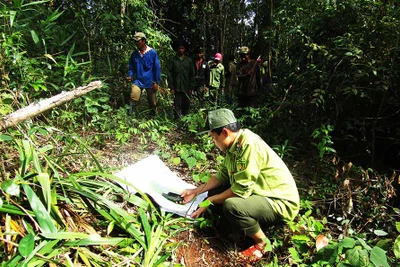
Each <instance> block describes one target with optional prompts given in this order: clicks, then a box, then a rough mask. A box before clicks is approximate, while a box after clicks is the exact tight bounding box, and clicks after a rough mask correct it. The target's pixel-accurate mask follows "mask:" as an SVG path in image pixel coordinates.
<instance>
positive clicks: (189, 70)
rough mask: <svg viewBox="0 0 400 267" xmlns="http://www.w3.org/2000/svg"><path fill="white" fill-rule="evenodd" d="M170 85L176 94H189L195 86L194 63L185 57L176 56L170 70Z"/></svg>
mask: <svg viewBox="0 0 400 267" xmlns="http://www.w3.org/2000/svg"><path fill="white" fill-rule="evenodd" d="M168 83H169V86H170V88H171V89H172V90H175V91H176V92H186V93H187V92H188V90H193V89H194V86H195V80H194V65H193V61H192V60H191V59H190V58H188V57H186V56H184V57H183V58H180V57H178V56H175V57H174V58H173V59H172V60H171V63H170V66H169V69H168Z"/></svg>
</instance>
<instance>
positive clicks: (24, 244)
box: [18, 234, 35, 257]
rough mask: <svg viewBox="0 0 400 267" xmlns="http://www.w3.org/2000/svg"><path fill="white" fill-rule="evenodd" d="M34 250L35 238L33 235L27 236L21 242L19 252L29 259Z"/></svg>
mask: <svg viewBox="0 0 400 267" xmlns="http://www.w3.org/2000/svg"><path fill="white" fill-rule="evenodd" d="M34 248H35V237H34V236H33V235H32V234H27V235H26V236H24V237H23V238H22V239H21V241H19V244H18V251H19V253H20V254H21V255H22V256H24V257H28V256H29V254H30V253H31V252H32V251H33V249H34Z"/></svg>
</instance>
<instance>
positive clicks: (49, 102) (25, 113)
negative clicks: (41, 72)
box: [0, 81, 103, 131]
mask: <svg viewBox="0 0 400 267" xmlns="http://www.w3.org/2000/svg"><path fill="white" fill-rule="evenodd" d="M102 86H103V85H102V83H101V82H100V81H95V82H91V83H89V84H88V85H87V86H81V87H78V88H75V89H74V90H72V91H69V92H62V93H60V94H58V95H56V96H53V97H50V98H48V99H44V100H42V101H39V102H38V103H32V104H30V105H29V106H26V107H24V108H22V109H19V110H17V111H15V112H13V113H11V114H8V115H7V116H5V117H4V118H2V119H0V131H3V130H4V129H7V128H9V127H12V126H15V125H17V124H18V123H20V122H21V121H24V120H27V119H30V118H32V117H34V116H36V115H38V114H40V113H42V112H45V111H47V110H49V109H52V108H54V107H57V106H59V105H61V104H64V103H65V102H67V101H70V100H72V99H74V98H77V97H80V96H82V95H84V94H87V93H89V92H90V91H92V90H94V89H96V88H100V87H102Z"/></svg>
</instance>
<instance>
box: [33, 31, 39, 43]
mask: <svg viewBox="0 0 400 267" xmlns="http://www.w3.org/2000/svg"><path fill="white" fill-rule="evenodd" d="M31 36H32V39H33V41H34V42H35V44H37V43H39V37H38V35H37V34H36V32H35V31H34V30H31Z"/></svg>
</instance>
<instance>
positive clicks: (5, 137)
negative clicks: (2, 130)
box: [0, 134, 14, 142]
mask: <svg viewBox="0 0 400 267" xmlns="http://www.w3.org/2000/svg"><path fill="white" fill-rule="evenodd" d="M12 140H14V138H13V137H12V136H11V135H8V134H0V141H6V142H8V141H12Z"/></svg>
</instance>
